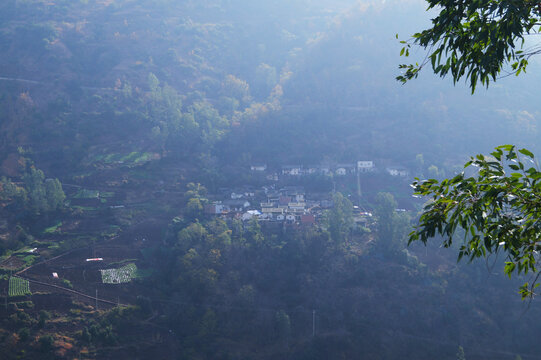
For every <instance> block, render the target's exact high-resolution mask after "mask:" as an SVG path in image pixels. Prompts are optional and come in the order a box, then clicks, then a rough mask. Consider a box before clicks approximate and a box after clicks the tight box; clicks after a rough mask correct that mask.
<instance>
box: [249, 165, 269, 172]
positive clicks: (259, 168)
mask: <svg viewBox="0 0 541 360" xmlns="http://www.w3.org/2000/svg"><path fill="white" fill-rule="evenodd" d="M250 170H252V171H265V170H267V164H254V165H252V166H250Z"/></svg>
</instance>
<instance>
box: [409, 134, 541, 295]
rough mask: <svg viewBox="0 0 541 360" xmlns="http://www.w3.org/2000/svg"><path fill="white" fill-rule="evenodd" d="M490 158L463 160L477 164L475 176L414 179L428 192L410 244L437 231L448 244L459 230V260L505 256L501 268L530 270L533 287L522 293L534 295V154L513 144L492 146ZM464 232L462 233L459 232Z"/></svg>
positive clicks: (524, 288) (536, 225) (536, 174)
mask: <svg viewBox="0 0 541 360" xmlns="http://www.w3.org/2000/svg"><path fill="white" fill-rule="evenodd" d="M490 155H491V156H490V157H485V156H483V155H477V156H476V157H472V159H471V160H470V161H469V162H468V163H467V164H466V169H467V168H468V167H469V166H475V167H476V168H478V171H477V172H476V174H475V175H474V176H470V177H468V176H466V175H465V174H464V173H461V174H459V175H457V176H455V177H454V178H451V179H445V180H442V181H441V182H438V181H437V180H426V181H416V182H415V183H414V186H415V193H416V194H417V195H422V196H430V197H431V198H432V199H431V200H432V201H430V202H429V203H428V205H426V206H425V207H424V209H423V214H422V215H421V218H420V224H419V225H418V226H417V227H416V229H415V230H414V231H413V232H412V233H411V235H410V240H409V241H410V242H412V241H416V240H420V241H422V242H423V243H425V244H426V242H427V241H428V239H429V238H432V237H434V236H435V235H436V234H438V235H441V236H442V237H443V239H444V241H443V245H444V246H445V247H451V246H452V245H453V239H454V237H455V235H457V232H458V233H459V234H460V235H463V238H464V239H463V243H462V245H460V251H459V253H458V259H459V260H460V259H461V258H462V257H464V256H465V257H467V258H469V259H470V261H472V260H474V259H476V258H484V257H487V256H490V255H491V254H498V253H503V254H505V260H506V262H505V269H504V272H505V273H506V274H507V275H509V276H511V274H513V273H515V272H516V273H518V274H521V273H524V274H528V273H530V272H532V273H534V280H533V283H532V284H531V286H529V284H528V283H526V284H524V285H523V286H522V287H521V290H520V292H521V294H522V297H523V298H525V297H527V296H533V295H534V292H533V289H534V288H535V287H537V286H538V285H539V283H537V280H538V277H539V275H538V274H539V273H538V271H539V270H538V264H537V261H538V259H537V252H538V251H539V250H540V245H539V236H540V235H539V215H538V214H539V209H540V207H541V204H540V195H539V188H540V187H541V185H540V184H539V180H540V179H541V173H540V172H539V170H538V169H537V168H536V165H535V163H534V161H533V160H534V155H533V154H532V153H531V152H530V151H528V150H526V149H520V150H517V149H515V147H513V146H511V145H504V146H500V147H498V148H496V150H495V151H494V152H492V153H491V154H490ZM459 230H462V231H459Z"/></svg>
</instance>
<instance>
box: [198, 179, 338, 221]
mask: <svg viewBox="0 0 541 360" xmlns="http://www.w3.org/2000/svg"><path fill="white" fill-rule="evenodd" d="M328 196H329V194H327V195H326V196H319V197H320V198H319V199H313V200H308V199H306V193H305V191H304V188H303V187H302V186H285V187H283V188H281V189H275V188H274V187H263V188H261V190H258V191H250V190H248V191H245V192H239V191H237V192H231V193H230V196H229V199H225V200H218V201H214V202H213V203H211V204H209V205H207V206H205V213H206V214H208V215H219V216H223V217H225V218H239V219H242V220H243V221H248V220H250V219H252V218H254V217H255V218H257V220H258V221H264V222H284V223H289V224H301V225H313V224H315V223H316V219H317V218H318V217H320V216H321V214H322V211H323V210H324V209H329V208H332V207H333V206H334V204H333V201H332V200H331V199H329V198H328ZM315 197H316V198H317V197H318V196H317V195H315ZM326 197H327V198H326Z"/></svg>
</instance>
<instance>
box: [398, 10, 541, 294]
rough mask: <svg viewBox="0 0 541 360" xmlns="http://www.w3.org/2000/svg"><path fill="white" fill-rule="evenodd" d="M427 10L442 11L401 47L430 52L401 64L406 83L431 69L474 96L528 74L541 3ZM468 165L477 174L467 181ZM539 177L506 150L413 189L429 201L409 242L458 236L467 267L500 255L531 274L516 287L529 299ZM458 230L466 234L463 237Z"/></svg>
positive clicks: (530, 163)
mask: <svg viewBox="0 0 541 360" xmlns="http://www.w3.org/2000/svg"><path fill="white" fill-rule="evenodd" d="M427 2H428V4H429V6H428V9H429V10H430V9H434V10H437V11H439V13H438V15H437V16H436V17H435V18H434V19H432V27H430V28H429V29H426V30H424V31H421V32H419V33H416V34H414V35H413V39H412V40H410V41H401V43H403V44H404V47H403V48H402V50H401V55H405V56H409V50H410V48H411V46H412V45H414V46H420V47H422V48H424V49H427V50H428V53H427V56H426V58H425V60H424V61H423V62H421V63H417V64H410V65H406V64H403V65H400V68H401V69H403V70H404V73H403V74H402V75H400V76H398V77H397V80H399V81H401V82H403V83H405V82H407V81H408V80H411V79H414V78H416V77H417V76H418V75H419V71H420V70H421V69H422V68H423V67H424V66H425V65H427V64H430V65H431V67H432V70H433V72H434V73H435V74H438V75H440V76H441V77H445V76H447V75H450V76H451V77H452V79H453V81H454V82H455V83H456V82H457V81H459V80H460V79H462V78H465V79H466V81H469V84H470V87H471V89H472V92H474V91H475V88H476V85H477V84H478V83H481V84H482V85H485V86H487V87H488V85H489V83H490V82H491V81H495V80H496V79H497V78H498V77H499V76H501V75H502V73H504V72H508V73H509V74H512V73H515V74H516V75H518V74H520V73H521V72H523V71H525V69H526V67H527V65H528V59H529V58H530V57H531V56H532V55H535V54H537V53H539V52H541V48H540V47H539V46H533V47H526V46H525V37H526V36H527V35H529V34H533V33H536V32H538V31H539V30H541V27H539V26H540V25H541V23H540V21H539V20H540V18H541V5H540V4H539V3H538V2H529V1H515V0H495V1H463V0H460V1H456V0H454V1H453V0H427ZM471 166H474V167H476V168H477V172H473V175H471V176H467V175H466V173H467V172H468V173H472V172H471V171H469V170H470V169H471V168H470V167H471ZM540 179H541V172H540V171H539V168H538V166H537V165H536V163H535V161H534V155H533V154H532V153H531V152H530V151H529V150H527V149H517V148H515V147H514V146H512V145H503V146H499V147H497V148H496V149H495V151H494V152H492V153H491V154H490V156H484V155H477V156H475V157H471V159H470V161H468V162H467V163H466V165H465V171H464V172H462V173H460V174H458V175H456V176H455V177H453V178H450V179H445V180H442V181H441V182H440V181H438V180H435V179H429V180H424V181H421V180H419V179H416V181H415V182H414V183H413V184H412V186H413V187H414V189H415V194H416V195H418V196H425V197H429V198H431V200H430V201H429V202H428V203H427V204H426V205H425V207H424V209H423V212H422V214H421V217H420V220H419V224H418V225H417V226H416V227H415V228H414V230H413V231H412V232H411V233H410V236H409V242H410V243H411V242H413V241H417V240H418V241H422V242H423V243H425V244H426V242H427V241H428V239H429V238H432V237H435V236H437V235H439V236H442V237H443V245H444V246H445V247H450V246H451V245H452V244H453V241H454V238H455V237H456V236H457V235H458V234H461V235H462V234H463V235H462V236H463V240H462V244H461V245H460V248H459V255H458V259H459V260H460V259H461V258H463V257H467V258H469V259H470V261H472V260H474V259H476V258H480V257H487V256H490V255H491V254H500V253H503V254H504V256H505V258H506V262H505V268H504V271H505V273H506V274H507V275H509V276H511V275H512V274H513V273H518V274H528V273H530V274H533V276H534V277H533V278H532V279H531V281H530V282H527V283H525V284H524V285H523V286H521V288H520V293H521V294H522V297H523V298H525V297H528V296H533V295H534V288H535V287H536V286H537V285H538V282H537V280H538V278H539V275H540V274H541V273H540V272H539V265H538V260H539V256H538V254H539V251H540V250H541V240H540V239H541V235H540V229H541V183H540ZM460 229H462V230H463V231H460Z"/></svg>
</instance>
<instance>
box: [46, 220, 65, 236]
mask: <svg viewBox="0 0 541 360" xmlns="http://www.w3.org/2000/svg"><path fill="white" fill-rule="evenodd" d="M61 226H62V221H59V222H57V223H56V224H55V225H53V226H50V227H48V228H46V229H45V230H43V233H44V234H54V233H56V232H58V231H59V230H58V228H59V227H61Z"/></svg>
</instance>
